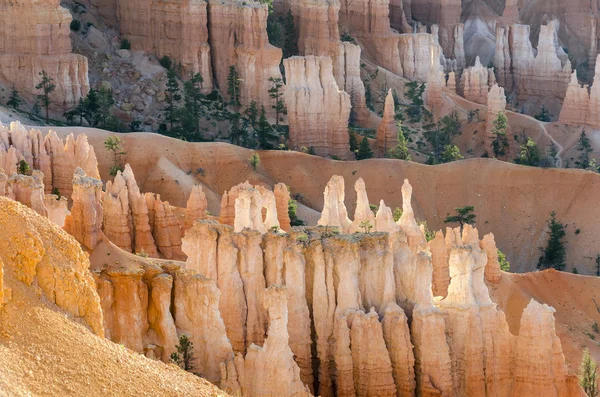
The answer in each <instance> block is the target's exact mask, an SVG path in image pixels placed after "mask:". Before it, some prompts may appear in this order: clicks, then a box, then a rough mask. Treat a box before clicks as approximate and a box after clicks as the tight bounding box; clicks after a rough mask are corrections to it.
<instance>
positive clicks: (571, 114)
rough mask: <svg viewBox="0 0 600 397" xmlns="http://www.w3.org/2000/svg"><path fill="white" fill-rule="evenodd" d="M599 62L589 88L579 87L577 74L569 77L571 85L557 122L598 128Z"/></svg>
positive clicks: (599, 108) (599, 123)
mask: <svg viewBox="0 0 600 397" xmlns="http://www.w3.org/2000/svg"><path fill="white" fill-rule="evenodd" d="M599 65H600V62H596V67H595V75H594V83H593V84H592V86H591V87H588V86H587V85H580V84H579V81H578V80H577V72H576V71H575V72H573V74H572V75H571V83H569V88H568V89H567V95H566V97H565V100H564V102H563V106H562V109H561V112H560V117H559V121H560V122H561V123H565V124H580V125H589V126H590V127H593V128H599V127H600V115H599V112H598V111H599V110H600V83H599V82H600V66H599Z"/></svg>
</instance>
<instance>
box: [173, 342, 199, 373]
mask: <svg viewBox="0 0 600 397" xmlns="http://www.w3.org/2000/svg"><path fill="white" fill-rule="evenodd" d="M175 348H176V349H177V352H173V353H171V361H173V362H174V363H175V364H177V365H178V366H179V367H180V368H182V369H184V370H186V371H190V372H191V370H192V368H193V367H194V363H195V362H196V357H194V344H193V343H192V341H191V340H190V339H189V338H188V337H187V335H185V334H183V335H181V336H180V337H179V344H178V345H177V346H175Z"/></svg>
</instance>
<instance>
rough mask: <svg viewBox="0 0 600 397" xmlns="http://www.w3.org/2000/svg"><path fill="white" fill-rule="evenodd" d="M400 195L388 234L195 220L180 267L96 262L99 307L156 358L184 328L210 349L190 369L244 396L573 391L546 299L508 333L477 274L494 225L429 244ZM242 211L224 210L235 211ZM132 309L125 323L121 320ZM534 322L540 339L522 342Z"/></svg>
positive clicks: (363, 199)
mask: <svg viewBox="0 0 600 397" xmlns="http://www.w3.org/2000/svg"><path fill="white" fill-rule="evenodd" d="M330 185H331V186H328V191H330V192H328V193H327V195H326V203H329V202H330V203H333V202H335V203H336V204H335V205H334V204H329V205H334V206H337V209H338V210H337V214H338V215H337V216H338V217H339V214H340V211H341V213H342V218H344V214H343V209H342V208H341V205H342V204H343V190H344V187H343V179H341V178H339V177H334V178H333V179H332V181H331V182H330ZM252 189H254V188H252ZM355 189H356V190H357V196H358V201H359V203H357V210H356V213H355V221H358V220H360V221H361V222H370V221H371V220H372V217H373V214H372V213H371V214H369V213H368V212H367V211H370V209H369V208H368V197H367V196H366V192H365V186H364V182H363V181H362V180H359V182H357V184H356V185H355ZM247 191H249V190H248V189H246V190H244V191H242V192H240V196H241V195H243V194H246V193H245V192H247ZM332 195H333V196H332ZM411 195H412V188H411V186H410V184H409V183H408V182H405V184H404V186H403V198H404V201H403V215H402V218H401V219H400V220H399V222H398V224H396V226H397V227H398V228H397V229H396V230H393V231H390V232H374V231H372V232H370V233H361V232H359V233H355V234H339V233H338V232H336V229H337V230H339V228H340V225H338V224H336V225H332V224H329V223H328V222H321V223H322V226H319V227H309V228H295V229H292V230H291V231H290V233H283V232H280V231H276V230H270V231H268V232H267V233H260V232H259V231H257V230H251V229H250V228H249V227H248V228H245V229H244V230H242V231H241V232H239V233H236V232H234V230H233V229H232V227H231V226H227V225H221V224H219V223H217V222H214V221H208V220H199V221H197V222H195V224H194V226H193V227H192V228H191V229H189V231H188V234H187V235H186V238H185V240H184V246H183V248H184V251H185V252H186V254H187V256H188V260H187V263H186V267H187V268H188V269H187V270H185V271H182V270H177V267H176V266H173V265H166V264H163V265H161V266H159V267H157V266H156V264H155V265H153V266H149V265H144V264H140V268H139V269H137V270H136V269H130V270H128V271H124V270H119V269H116V268H113V269H112V270H111V269H107V270H103V271H102V272H101V273H100V279H99V288H104V289H105V290H104V291H105V292H101V293H100V296H101V298H102V302H103V307H105V308H110V310H109V311H108V313H111V314H110V315H109V316H107V320H106V326H107V332H110V333H111V335H114V336H111V338H113V339H114V338H119V340H122V341H125V343H127V346H130V345H131V346H134V348H136V349H137V350H138V351H140V350H141V351H143V350H146V353H147V354H148V352H149V351H150V350H152V354H160V357H161V358H162V359H163V360H165V354H166V352H167V351H169V349H172V346H173V342H172V341H173V340H174V338H176V335H177V332H185V333H186V334H188V335H190V337H191V338H192V340H193V341H194V346H196V343H198V345H199V346H200V347H199V349H200V351H202V352H203V353H202V357H207V358H208V359H207V362H206V363H203V365H204V367H202V368H199V370H200V371H203V372H202V373H203V374H206V376H207V378H209V379H211V380H213V379H215V378H216V374H217V371H216V369H215V366H214V363H215V362H218V363H219V365H220V368H219V369H220V371H219V379H218V380H213V381H217V382H220V385H221V387H223V388H224V389H226V390H228V391H230V392H232V393H240V394H241V395H243V396H253V395H274V394H276V395H281V396H299V395H300V396H301V395H310V393H312V394H314V395H321V396H355V395H382V396H414V395H415V393H417V394H418V395H423V396H458V395H469V396H471V395H474V396H490V395H496V396H516V395H522V393H526V394H527V395H528V396H529V395H531V396H540V397H541V396H545V395H548V394H547V393H551V394H549V395H556V396H559V395H560V396H579V393H580V390H579V389H578V388H577V387H576V386H574V385H575V383H574V382H573V377H572V376H571V375H569V374H568V372H567V369H566V367H565V365H564V357H563V355H562V351H561V348H560V343H559V342H558V338H557V337H556V334H555V332H554V326H553V318H552V311H551V309H549V308H545V307H543V306H542V305H539V304H537V303H532V304H530V306H529V307H528V308H527V309H526V311H525V312H524V314H523V318H522V320H521V321H522V324H523V325H522V328H521V329H522V330H521V332H520V333H519V335H518V336H515V335H512V334H511V333H510V332H509V330H508V324H507V322H506V320H505V318H504V314H503V313H502V312H501V311H499V310H498V309H497V307H496V305H495V304H494V303H492V301H491V299H490V297H489V293H488V290H487V286H486V284H485V280H487V281H488V282H496V281H497V278H498V275H500V276H501V273H500V271H499V269H497V268H496V266H497V258H496V257H495V253H497V251H495V244H493V236H491V235H490V236H486V237H484V239H483V240H482V241H481V242H480V240H479V236H478V233H477V230H476V229H474V228H472V227H471V226H470V225H467V226H465V227H464V230H463V231H462V232H461V231H460V229H458V228H457V229H448V230H447V232H446V236H445V237H444V236H443V234H442V233H441V232H439V233H438V234H437V236H436V239H435V240H434V241H435V243H434V242H430V243H429V244H427V243H426V240H425V236H424V235H423V232H422V231H421V229H420V228H419V226H418V225H417V223H416V220H415V218H414V213H413V211H412V206H411V203H410V199H411ZM240 196H238V199H239V197H240ZM334 196H335V197H334ZM328 197H331V199H328ZM238 199H236V200H238ZM340 199H341V200H340ZM382 204H383V203H382ZM383 206H384V205H383ZM384 207H385V206H384ZM384 211H385V210H384ZM245 214H246V210H245V209H244V208H240V207H239V206H238V207H235V209H234V218H236V217H238V216H241V217H245V216H246V215H245ZM382 217H383V215H382ZM331 219H333V218H331ZM345 219H347V215H346V216H345ZM348 222H349V224H348V225H347V227H348V228H350V227H352V226H351V225H352V222H351V221H350V220H348ZM375 222H377V219H375ZM234 223H235V220H234ZM325 226H327V227H325ZM332 226H336V227H335V228H334V227H332ZM388 226H389V225H388ZM430 247H431V248H430ZM434 247H435V248H434ZM434 264H435V265H434ZM488 265H490V266H492V267H493V269H490V270H489V271H486V267H487V266H488ZM434 271H435V273H436V274H437V275H434ZM200 274H202V275H204V276H201V275H200ZM173 275H174V278H175V283H174V284H173V283H172V281H171V279H170V277H173ZM205 277H210V279H209V278H205ZM211 279H212V280H211ZM126 280H127V281H126ZM178 280H179V281H178ZM432 280H434V283H435V287H434V288H435V289H444V288H445V289H446V290H447V292H445V293H443V294H441V295H442V296H445V298H444V299H441V300H440V299H437V300H434V293H433V289H432ZM436 280H437V281H436ZM448 281H449V282H448ZM107 282H108V283H109V284H110V285H108V284H107ZM444 283H445V286H444ZM120 284H121V285H123V286H122V287H120V286H119V285H120ZM125 285H129V287H125ZM110 287H112V288H113V290H111V289H110ZM173 288H174V291H173V292H172V293H169V291H170V290H171V289H173ZM117 291H123V292H126V293H127V294H128V295H129V296H130V297H129V298H128V299H127V300H125V299H124V298H119V297H117ZM196 293H198V294H199V295H198V296H203V297H204V300H203V302H205V303H204V305H203V306H202V307H203V309H202V310H197V308H198V307H199V303H196V304H194V303H193V302H194V299H196V298H194V296H196V295H194V294H196ZM150 296H156V301H155V303H153V304H150V303H148V302H149V300H150V298H149V297H150ZM173 296H174V297H175V298H174V299H175V302H174V305H173V302H171V303H169V302H168V299H169V298H170V297H171V299H173V298H172V297H173ZM178 296H182V297H185V299H183V298H182V299H179V298H178ZM111 299H112V300H111ZM178 299H179V300H178ZM119 302H129V303H128V306H125V305H123V304H122V303H119ZM132 304H133V306H131V305H132ZM173 307H174V309H173ZM161 308H162V309H161ZM169 308H171V311H169ZM192 308H196V309H192ZM105 310H106V309H105ZM189 310H191V311H189ZM128 311H130V312H131V313H128ZM183 312H185V313H186V315H185V316H184V317H179V316H181V315H182V313H183ZM151 313H155V314H152V315H151ZM157 313H158V314H157ZM534 313H535V314H534ZM132 315H135V318H137V320H135V322H134V323H132V324H129V323H128V322H129V321H131V320H128V318H130V317H129V316H132ZM111 316H112V317H111ZM117 318H122V320H121V323H122V324H124V325H126V324H129V325H127V326H126V327H125V326H122V325H118V324H119V321H117V320H116V319H117ZM178 318H180V319H179V320H178ZM194 318H195V319H196V320H194ZM409 320H410V326H409ZM173 322H174V323H175V324H176V325H177V331H175V332H174V331H173V329H174V328H173ZM108 324H112V325H108ZM120 327H122V328H120ZM540 327H541V328H543V330H544V331H543V332H541V333H540V332H539V328H540ZM207 329H210V330H211V331H210V333H208V332H207ZM534 329H538V331H535V332H534V331H532V330H534ZM124 330H127V331H126V333H125V334H123V332H124ZM311 330H314V331H311ZM537 333H539V334H540V335H543V338H541V339H539V340H534V339H532V338H531V335H530V334H532V335H533V334H537ZM118 335H121V336H118ZM161 335H162V339H161ZM169 338H170V339H169ZM169 340H170V341H171V342H169ZM150 341H151V342H150ZM534 342H535V343H534ZM148 344H150V345H148ZM234 353H235V354H237V356H236V358H235V359H234V360H233V361H232V359H231V357H232V355H233V354H234ZM540 356H543V357H551V358H549V359H548V360H547V361H545V362H547V363H548V368H546V369H543V368H538V366H537V365H536V362H537V361H538V360H537V358H536V357H540ZM515 363H516V364H515ZM513 364H514V365H513ZM542 372H543V374H542ZM538 373H539V374H538ZM261 374H263V375H261ZM264 374H271V376H269V378H268V379H266V378H263V376H264ZM523 374H528V375H527V376H525V375H523ZM273 375H275V376H273ZM540 379H543V380H540ZM552 393H554V394H552Z"/></svg>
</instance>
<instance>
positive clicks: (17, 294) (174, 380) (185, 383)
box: [0, 198, 225, 397]
mask: <svg viewBox="0 0 600 397" xmlns="http://www.w3.org/2000/svg"><path fill="white" fill-rule="evenodd" d="M0 208H1V209H2V210H3V211H4V212H5V215H6V214H9V217H8V218H7V217H6V216H4V217H3V218H2V222H0V226H1V227H2V231H3V234H2V238H3V239H5V240H4V241H5V242H7V241H18V240H19V239H21V238H28V237H27V236H33V235H36V234H37V233H38V232H39V231H40V230H43V231H44V233H45V234H44V233H42V234H40V236H42V235H43V236H45V235H47V233H51V234H53V235H54V236H55V237H53V239H52V241H45V242H44V243H43V245H44V248H43V249H41V250H39V251H38V252H39V254H40V255H41V256H42V257H44V258H46V259H45V260H50V261H55V260H60V259H58V258H62V260H60V261H61V263H60V264H57V265H58V266H59V267H61V268H63V269H65V271H64V272H63V273H61V277H66V278H68V277H73V276H72V275H71V276H70V275H69V272H68V269H72V268H74V266H75V265H74V264H73V261H74V260H72V259H71V257H69V256H68V254H67V253H69V252H70V251H69V250H68V248H69V247H70V246H73V245H75V244H76V242H75V240H73V239H72V238H71V237H69V236H68V235H67V234H66V233H64V232H62V231H61V230H60V229H59V228H58V227H57V226H56V225H54V224H51V223H50V221H48V220H47V219H46V218H42V217H41V216H39V215H38V214H36V213H34V212H33V211H32V210H30V209H29V208H26V207H24V206H22V205H20V204H18V203H15V202H12V201H10V200H8V199H4V198H2V199H1V200H0ZM15 214H16V215H15ZM23 219H27V221H26V222H25V221H23ZM11 220H12V221H18V222H19V223H20V225H21V226H20V229H19V230H18V231H17V230H15V231H14V233H15V234H10V233H11V232H10V230H11V228H10V222H11ZM7 230H8V232H7ZM7 233H8V234H7ZM16 233H18V234H16ZM10 255H11V253H10V252H6V250H2V252H0V258H2V260H3V262H4V277H3V281H4V291H5V292H6V293H7V296H8V297H9V299H8V300H9V302H8V303H6V304H5V305H4V307H2V308H0V396H67V395H76V396H134V395H139V396H151V395H154V396H195V397H216V396H225V394H224V393H223V392H221V391H220V390H218V389H217V388H216V387H215V386H213V385H211V384H210V383H208V382H207V381H205V380H203V379H201V378H199V377H197V376H194V375H191V374H189V373H187V372H185V371H183V370H181V369H179V368H178V367H176V366H174V365H166V364H163V363H162V362H158V361H154V360H150V359H147V358H145V357H144V356H142V355H140V354H137V353H134V352H132V351H130V350H128V349H126V348H124V347H123V346H120V345H117V344H114V343H112V342H110V341H108V340H106V339H103V338H100V337H98V336H96V335H94V334H93V333H92V332H91V331H90V330H89V329H88V328H87V327H85V326H84V325H82V324H81V323H78V322H75V321H74V320H73V318H74V317H73V316H72V315H70V314H67V313H66V312H65V311H63V310H61V309H60V308H59V307H58V306H56V305H54V304H53V303H50V302H49V300H48V299H47V298H46V296H45V295H44V293H43V292H42V290H41V289H40V288H38V287H37V286H36V282H37V281H36V282H34V284H33V285H32V286H31V287H28V286H26V285H25V284H24V283H23V282H21V281H18V280H17V279H16V270H15V269H16V268H17V267H18V266H21V265H22V264H21V263H20V262H26V261H27V260H28V258H29V257H27V256H26V255H30V253H27V254H25V256H23V257H22V256H18V257H16V259H15V258H12V257H11V256H10ZM48 258H49V259H48ZM41 263H42V262H40V265H38V270H37V273H38V279H36V280H39V273H40V272H41V270H40V267H41V266H42V265H41ZM45 266H46V268H48V265H47V264H46V265H45ZM86 271H87V270H86ZM1 274H2V273H0V275H1ZM56 284H57V285H62V286H63V288H65V289H66V288H68V286H69V285H71V286H73V285H74V284H69V283H67V282H65V280H64V279H62V278H61V280H60V281H59V280H57V281H56ZM9 291H10V292H9ZM63 293H64V296H68V295H69V294H71V295H72V294H73V292H72V291H69V290H64V291H63ZM56 295H57V296H58V295H59V294H58V292H57V294H56ZM98 309H99V307H98Z"/></svg>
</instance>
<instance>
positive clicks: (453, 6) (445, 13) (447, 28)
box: [411, 0, 462, 54]
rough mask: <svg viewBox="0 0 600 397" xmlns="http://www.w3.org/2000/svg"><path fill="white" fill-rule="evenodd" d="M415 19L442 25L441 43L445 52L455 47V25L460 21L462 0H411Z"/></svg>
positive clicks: (451, 50) (449, 52) (447, 52)
mask: <svg viewBox="0 0 600 397" xmlns="http://www.w3.org/2000/svg"><path fill="white" fill-rule="evenodd" d="M411 5H412V7H411V11H412V17H413V19H416V20H417V21H419V22H421V23H423V24H427V25H433V24H435V25H438V26H439V27H440V43H441V45H442V48H443V49H444V53H445V54H452V52H453V49H454V27H455V26H456V25H457V24H459V23H460V16H461V11H462V8H461V1H460V0H413V1H412V2H411Z"/></svg>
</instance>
